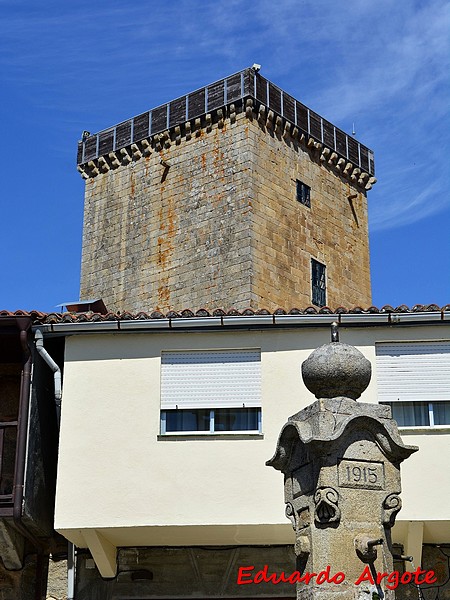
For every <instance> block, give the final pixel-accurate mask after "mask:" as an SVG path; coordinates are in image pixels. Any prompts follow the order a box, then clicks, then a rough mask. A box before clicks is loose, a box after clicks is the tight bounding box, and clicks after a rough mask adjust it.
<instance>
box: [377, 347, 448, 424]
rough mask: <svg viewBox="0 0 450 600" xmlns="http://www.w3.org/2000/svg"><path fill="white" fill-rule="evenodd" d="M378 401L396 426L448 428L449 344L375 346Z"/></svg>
mask: <svg viewBox="0 0 450 600" xmlns="http://www.w3.org/2000/svg"><path fill="white" fill-rule="evenodd" d="M376 364H377V384H378V400H379V402H380V403H381V404H389V405H390V406H391V408H392V416H393V417H394V419H395V420H396V421H397V422H398V424H399V426H404V427H423V426H430V427H433V426H442V425H450V342H448V341H440V342H404V343H399V342H397V343H379V344H377V345H376Z"/></svg>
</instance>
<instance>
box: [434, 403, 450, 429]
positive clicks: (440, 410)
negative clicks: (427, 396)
mask: <svg viewBox="0 0 450 600" xmlns="http://www.w3.org/2000/svg"><path fill="white" fill-rule="evenodd" d="M433 416H434V424H435V425H450V402H433Z"/></svg>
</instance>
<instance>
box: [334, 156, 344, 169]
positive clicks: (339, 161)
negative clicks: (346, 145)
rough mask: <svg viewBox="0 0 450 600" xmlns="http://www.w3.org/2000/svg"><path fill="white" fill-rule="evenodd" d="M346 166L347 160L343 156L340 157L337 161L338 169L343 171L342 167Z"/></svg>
mask: <svg viewBox="0 0 450 600" xmlns="http://www.w3.org/2000/svg"><path fill="white" fill-rule="evenodd" d="M344 167H345V160H344V159H343V158H340V159H339V160H338V161H337V163H336V169H337V170H338V171H342V169H343V168H344Z"/></svg>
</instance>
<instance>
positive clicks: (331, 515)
mask: <svg viewBox="0 0 450 600" xmlns="http://www.w3.org/2000/svg"><path fill="white" fill-rule="evenodd" d="M338 500H339V494H338V492H337V491H336V490H335V489H334V488H332V487H323V488H318V489H317V490H316V493H315V494H314V504H315V505H316V509H315V511H314V520H315V522H316V523H317V524H320V525H325V524H331V523H339V521H340V520H341V510H340V508H339V507H338Z"/></svg>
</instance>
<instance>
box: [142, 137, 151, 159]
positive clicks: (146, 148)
mask: <svg viewBox="0 0 450 600" xmlns="http://www.w3.org/2000/svg"><path fill="white" fill-rule="evenodd" d="M139 145H140V147H141V152H142V154H143V155H144V156H149V155H150V154H151V151H152V146H151V144H150V142H149V140H147V139H146V140H141V141H140V142H139Z"/></svg>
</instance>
